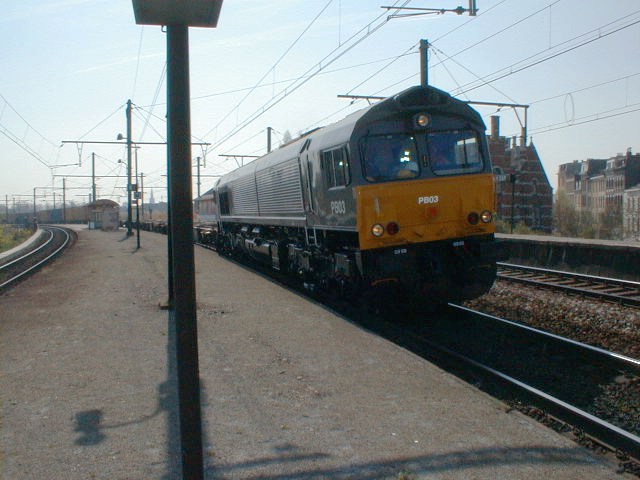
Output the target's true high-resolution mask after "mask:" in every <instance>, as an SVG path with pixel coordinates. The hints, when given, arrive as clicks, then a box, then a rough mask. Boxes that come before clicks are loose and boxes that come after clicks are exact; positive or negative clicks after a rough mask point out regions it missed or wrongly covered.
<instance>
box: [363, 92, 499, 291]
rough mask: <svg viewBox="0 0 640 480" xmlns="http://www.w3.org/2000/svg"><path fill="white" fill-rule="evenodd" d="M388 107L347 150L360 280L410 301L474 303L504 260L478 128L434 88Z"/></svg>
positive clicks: (366, 121)
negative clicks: (356, 173)
mask: <svg viewBox="0 0 640 480" xmlns="http://www.w3.org/2000/svg"><path fill="white" fill-rule="evenodd" d="M394 100H395V102H388V103H387V105H385V106H384V108H381V109H380V110H379V111H373V112H370V113H369V114H368V115H367V116H365V117H363V119H362V120H361V122H360V124H359V125H357V126H356V129H355V131H354V136H353V137H352V143H351V152H352V162H353V163H352V168H359V169H361V171H362V177H361V178H362V179H363V181H362V182H359V183H360V184H359V185H354V187H353V188H354V195H355V199H356V211H357V230H358V240H359V242H358V243H359V250H360V256H361V265H362V271H363V272H365V281H366V283H367V284H368V285H370V286H371V287H374V288H375V287H379V288H391V289H393V290H394V291H400V292H405V293H407V295H408V296H409V297H410V298H413V299H416V300H427V301H429V300H430V299H432V300H433V301H434V302H436V303H438V302H442V301H449V300H463V299H469V298H475V297H477V296H479V295H481V294H483V293H485V292H486V291H487V290H488V289H489V288H490V287H491V285H492V284H493V282H494V280H495V275H496V260H497V259H500V258H501V257H502V256H503V253H502V249H501V246H500V245H499V244H498V243H496V241H495V238H494V233H495V224H494V221H493V215H494V211H495V195H494V183H493V175H492V168H491V161H490V158H489V153H488V149H487V142H486V137H485V134H484V130H485V127H484V124H483V122H482V120H481V119H480V117H479V115H478V114H477V112H475V110H473V109H471V108H470V107H469V106H468V105H466V104H464V103H463V102H460V101H458V100H455V99H453V98H452V97H450V96H449V95H447V94H446V93H444V92H440V91H439V90H435V89H432V88H423V87H416V88H415V89H412V90H409V91H405V92H403V93H402V94H401V96H398V97H397V98H396V99H394ZM372 110H373V109H372ZM354 153H356V154H355V155H354ZM358 164H359V165H358Z"/></svg>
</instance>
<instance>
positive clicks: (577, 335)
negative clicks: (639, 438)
mask: <svg viewBox="0 0 640 480" xmlns="http://www.w3.org/2000/svg"><path fill="white" fill-rule="evenodd" d="M465 305H466V306H467V307H469V308H472V309H475V310H479V311H482V312H485V313H488V314H492V315H496V316H499V317H503V318H508V319H510V320H514V321H518V322H521V323H525V324H527V325H530V326H532V327H535V328H538V329H541V330H546V331H549V332H552V333H555V334H557V335H561V336H564V337H567V338H571V339H573V340H576V341H579V342H582V343H586V344H589V345H593V346H597V347H600V348H603V349H606V350H609V351H613V352H617V353H620V354H623V355H626V356H629V357H632V358H640V309H636V308H632V307H625V306H621V305H618V304H614V303H609V302H605V301H601V300H596V299H591V298H582V297H577V296H572V295H567V294H565V293H559V292H555V291H553V290H549V289H544V288H538V287H531V286H527V285H522V284H517V283H511V282H508V281H503V280H498V281H496V283H495V285H494V286H493V288H492V289H491V290H490V291H489V292H488V293H487V294H486V295H484V296H482V297H480V298H478V299H476V300H473V301H469V302H466V303H465ZM599 388H600V391H601V394H600V395H599V396H598V397H597V398H594V399H593V404H592V405H591V406H590V408H589V411H590V412H591V413H593V414H595V415H597V416H598V417H600V418H602V419H604V420H607V421H609V422H611V423H613V424H615V425H617V426H619V427H621V428H624V429H625V430H627V431H629V432H633V433H636V434H637V432H638V429H639V428H638V426H639V425H640V377H638V376H632V377H630V376H629V375H628V374H627V375H624V374H621V375H619V376H618V377H616V378H615V379H614V380H613V381H611V382H610V383H609V384H606V385H600V386H599ZM623 468H624V470H626V471H628V472H631V473H633V474H635V475H637V476H640V468H639V467H638V465H637V464H632V463H628V464H627V463H625V464H623Z"/></svg>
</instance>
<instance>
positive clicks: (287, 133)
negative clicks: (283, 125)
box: [280, 130, 291, 145]
mask: <svg viewBox="0 0 640 480" xmlns="http://www.w3.org/2000/svg"><path fill="white" fill-rule="evenodd" d="M290 141H291V132H290V131H289V130H285V131H284V134H283V135H282V142H280V145H286V144H287V143H289V142H290Z"/></svg>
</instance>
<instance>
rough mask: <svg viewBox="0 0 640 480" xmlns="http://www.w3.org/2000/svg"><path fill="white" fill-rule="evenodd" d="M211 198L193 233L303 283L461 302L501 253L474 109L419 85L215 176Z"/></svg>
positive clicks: (482, 286)
mask: <svg viewBox="0 0 640 480" xmlns="http://www.w3.org/2000/svg"><path fill="white" fill-rule="evenodd" d="M213 198H214V202H215V210H216V212H217V214H216V217H217V218H216V221H215V222H213V223H212V224H209V225H202V226H199V227H198V228H197V230H196V235H197V239H198V240H199V241H201V242H205V243H212V244H215V246H216V249H217V250H218V252H219V253H220V254H223V255H243V256H248V257H250V258H252V259H254V260H256V261H258V262H260V263H262V264H266V265H268V266H269V267H271V268H273V269H275V270H279V271H281V272H286V273H287V274H289V275H294V276H297V277H299V278H300V279H301V280H302V282H303V283H304V285H305V287H307V288H309V289H312V290H331V291H337V292H339V293H341V294H344V295H347V294H349V295H351V294H354V295H362V294H372V295H373V297H374V298H375V297H378V296H379V294H381V293H382V292H384V293H392V294H393V295H394V298H399V297H397V296H398V295H401V296H402V298H403V299H404V301H407V302H409V303H411V304H415V305H422V304H442V303H444V302H448V301H460V300H467V299H472V298H475V297H478V296H480V295H482V294H483V293H485V292H487V291H488V290H489V289H490V288H491V286H492V284H493V282H494V280H495V277H496V261H497V260H500V259H502V257H503V256H504V254H503V247H502V245H501V244H500V243H499V242H498V241H496V239H495V238H494V233H495V224H494V219H493V217H494V212H495V194H494V179H493V174H492V167H491V160H490V158H489V151H488V147H487V139H486V136H485V125H484V123H483V121H482V118H481V117H480V115H479V114H478V113H477V112H476V111H475V110H474V109H472V108H471V107H470V106H469V105H468V104H467V103H465V102H462V101H460V100H457V99H455V98H453V97H452V96H450V95H449V94H448V93H446V92H444V91H441V90H439V89H436V88H433V87H428V86H416V87H412V88H409V89H407V90H404V91H402V92H400V93H398V94H396V95H394V96H391V97H389V98H386V99H384V100H382V101H380V102H378V103H376V104H374V105H372V106H369V107H367V108H365V109H363V110H360V111H357V112H355V113H353V114H351V115H349V116H347V117H346V118H344V119H342V120H340V121H338V122H336V123H333V124H331V125H328V126H326V127H322V128H318V129H315V130H312V131H310V132H307V133H306V134H303V135H301V136H300V137H299V138H297V139H295V140H293V141H291V142H289V143H288V144H286V145H283V146H281V147H280V148H278V149H277V150H275V151H272V152H270V153H268V154H266V155H264V156H262V157H260V158H258V159H256V160H255V161H253V162H251V163H250V164H247V165H244V166H242V167H240V168H238V169H236V170H234V171H232V172H230V173H228V174H225V175H223V176H222V177H221V178H220V179H219V180H218V182H217V184H216V186H215V188H214V190H213ZM385 297H386V295H385Z"/></svg>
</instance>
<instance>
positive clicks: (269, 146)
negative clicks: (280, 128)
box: [267, 127, 273, 153]
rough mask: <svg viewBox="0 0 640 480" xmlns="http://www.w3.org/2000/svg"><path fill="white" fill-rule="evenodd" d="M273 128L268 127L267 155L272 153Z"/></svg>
mask: <svg viewBox="0 0 640 480" xmlns="http://www.w3.org/2000/svg"><path fill="white" fill-rule="evenodd" d="M272 130H273V128H271V127H267V153H269V152H270V151H271V131H272Z"/></svg>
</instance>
